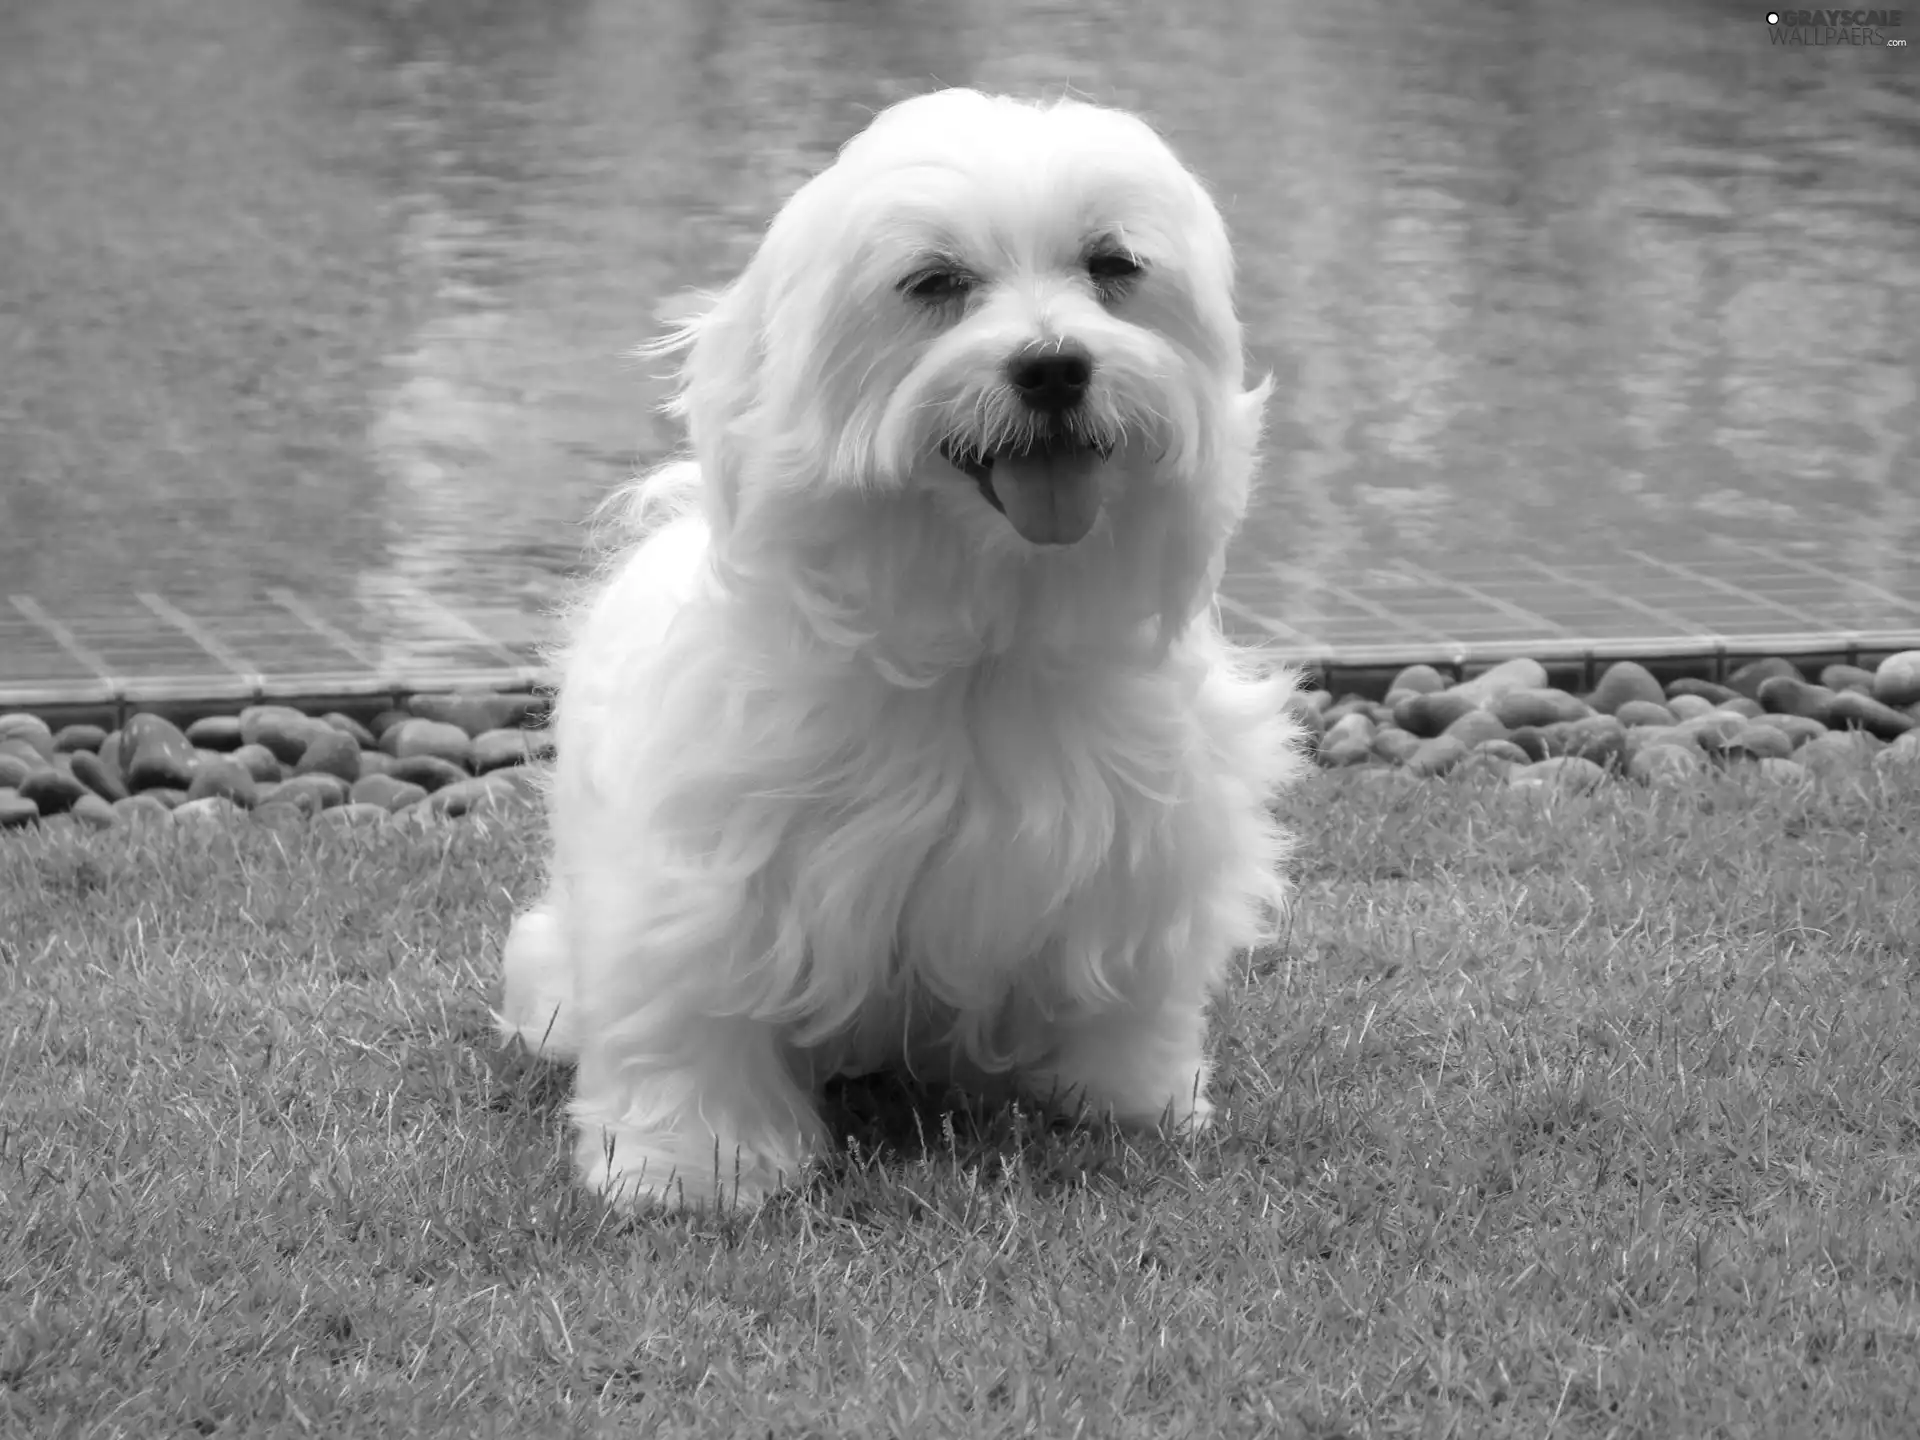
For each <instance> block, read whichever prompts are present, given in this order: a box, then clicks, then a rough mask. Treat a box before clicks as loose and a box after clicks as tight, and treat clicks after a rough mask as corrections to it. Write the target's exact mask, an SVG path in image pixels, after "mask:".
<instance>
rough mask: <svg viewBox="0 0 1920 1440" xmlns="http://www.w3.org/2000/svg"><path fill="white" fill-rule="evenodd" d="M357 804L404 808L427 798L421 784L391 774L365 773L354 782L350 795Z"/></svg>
mask: <svg viewBox="0 0 1920 1440" xmlns="http://www.w3.org/2000/svg"><path fill="white" fill-rule="evenodd" d="M349 798H350V799H351V801H352V803H353V804H356V805H378V806H379V807H380V808H381V809H382V810H404V809H406V808H407V807H408V806H409V805H417V804H419V802H420V801H422V800H424V799H426V798H427V792H426V790H425V789H424V788H423V787H421V786H419V785H411V784H408V783H407V782H406V781H405V780H396V779H394V777H393V776H391V775H363V776H361V777H360V779H359V780H357V781H355V782H354V786H353V790H352V792H351V795H350V797H349Z"/></svg>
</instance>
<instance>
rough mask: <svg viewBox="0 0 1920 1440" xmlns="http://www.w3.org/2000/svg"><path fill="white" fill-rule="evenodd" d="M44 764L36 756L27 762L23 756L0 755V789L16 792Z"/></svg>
mask: <svg viewBox="0 0 1920 1440" xmlns="http://www.w3.org/2000/svg"><path fill="white" fill-rule="evenodd" d="M44 763H45V762H44V761H42V760H41V759H40V757H39V756H38V755H36V756H34V757H33V758H32V759H31V760H29V759H28V758H27V757H26V756H24V755H10V754H0V789H5V790H18V789H19V788H20V786H21V783H22V782H23V781H25V780H26V778H27V776H29V775H31V774H33V772H34V771H36V770H38V769H39V768H40V767H41V766H42V765H43V764H44Z"/></svg>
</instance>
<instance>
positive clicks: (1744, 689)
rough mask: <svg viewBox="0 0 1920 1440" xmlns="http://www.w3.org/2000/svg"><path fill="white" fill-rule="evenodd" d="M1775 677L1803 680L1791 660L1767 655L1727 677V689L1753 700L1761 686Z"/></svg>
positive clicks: (1750, 661) (1751, 661) (1797, 667)
mask: <svg viewBox="0 0 1920 1440" xmlns="http://www.w3.org/2000/svg"><path fill="white" fill-rule="evenodd" d="M1776 676H1778V677H1781V678H1785V679H1790V680H1799V679H1802V678H1804V677H1803V676H1802V675H1801V674H1800V667H1799V666H1798V665H1795V664H1794V663H1793V662H1792V661H1791V660H1783V659H1781V658H1780V657H1779V656H1778V655H1769V656H1767V657H1766V658H1765V659H1761V660H1749V661H1748V662H1747V663H1746V664H1744V665H1742V666H1740V667H1739V668H1738V669H1736V670H1735V671H1734V672H1733V673H1732V674H1731V675H1729V676H1727V688H1728V689H1730V690H1732V691H1733V692H1734V693H1735V694H1739V695H1744V696H1746V697H1747V698H1748V699H1749V700H1754V699H1758V698H1759V695H1760V687H1761V685H1763V684H1764V683H1765V682H1767V681H1768V680H1772V679H1774V678H1775V677H1776Z"/></svg>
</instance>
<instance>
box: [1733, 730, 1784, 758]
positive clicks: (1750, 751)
mask: <svg viewBox="0 0 1920 1440" xmlns="http://www.w3.org/2000/svg"><path fill="white" fill-rule="evenodd" d="M1720 753H1721V754H1723V755H1726V756H1729V757H1731V758H1733V759H1736V760H1737V759H1743V758H1744V759H1748V760H1784V759H1786V758H1787V757H1788V756H1789V755H1791V754H1792V753H1793V741H1791V740H1789V739H1788V738H1787V735H1786V732H1785V731H1783V730H1778V729H1776V728H1774V727H1773V726H1771V725H1762V724H1760V723H1759V722H1758V721H1751V722H1749V723H1748V724H1745V725H1742V726H1741V727H1740V728H1739V729H1738V730H1736V731H1735V732H1734V733H1733V734H1732V735H1730V736H1728V737H1727V738H1726V740H1725V741H1724V742H1723V743H1722V744H1721V746H1720Z"/></svg>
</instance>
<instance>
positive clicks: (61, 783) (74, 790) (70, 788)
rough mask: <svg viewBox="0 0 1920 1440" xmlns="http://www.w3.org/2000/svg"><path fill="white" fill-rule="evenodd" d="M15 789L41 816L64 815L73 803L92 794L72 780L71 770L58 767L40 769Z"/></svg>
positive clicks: (47, 766) (78, 782)
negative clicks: (38, 810)
mask: <svg viewBox="0 0 1920 1440" xmlns="http://www.w3.org/2000/svg"><path fill="white" fill-rule="evenodd" d="M15 788H16V793H18V794H19V795H20V796H21V798H22V799H26V800H31V801H33V803H34V804H35V805H37V806H39V807H40V813H41V814H42V815H64V814H65V813H66V812H67V811H69V810H71V809H72V808H73V806H74V802H76V801H77V800H79V799H80V798H81V797H82V796H84V795H91V794H92V793H93V792H92V791H91V790H89V789H88V788H87V787H86V786H85V785H84V784H82V783H81V782H80V781H78V780H76V779H75V778H74V776H73V772H72V771H71V770H69V769H66V768H64V767H63V766H59V765H46V766H43V767H41V768H40V769H38V770H36V771H34V772H33V774H31V775H29V776H27V778H26V779H25V780H23V781H21V782H20V784H19V785H18V786H17V787H15Z"/></svg>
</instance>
